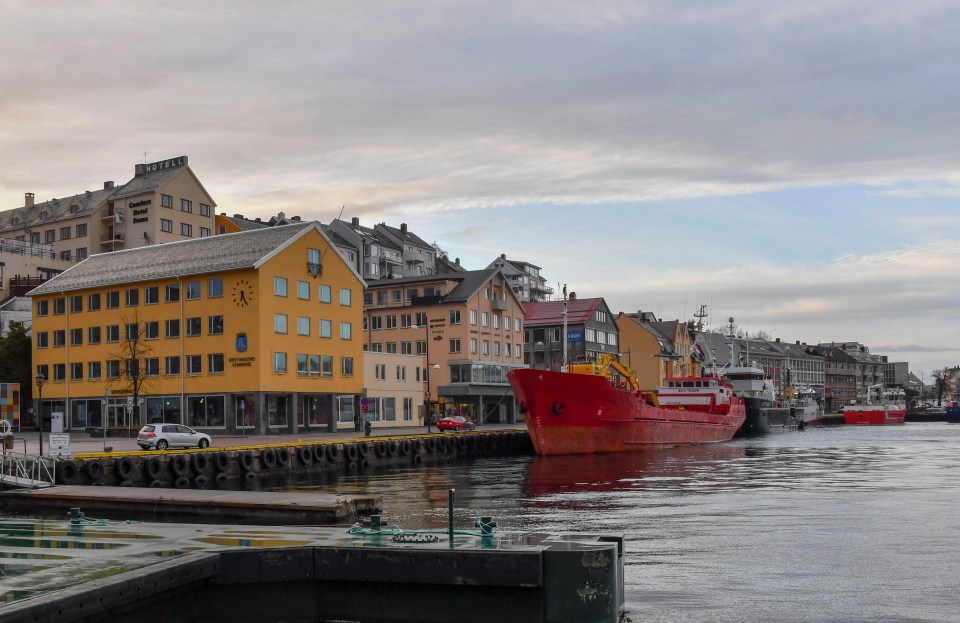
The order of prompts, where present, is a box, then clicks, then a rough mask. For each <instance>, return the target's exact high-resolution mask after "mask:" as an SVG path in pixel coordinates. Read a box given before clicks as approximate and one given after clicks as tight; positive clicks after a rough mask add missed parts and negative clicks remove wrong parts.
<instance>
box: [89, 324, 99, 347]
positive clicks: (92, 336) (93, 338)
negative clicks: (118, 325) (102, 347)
mask: <svg viewBox="0 0 960 623" xmlns="http://www.w3.org/2000/svg"><path fill="white" fill-rule="evenodd" d="M99 343H100V327H90V328H89V329H87V344H99Z"/></svg>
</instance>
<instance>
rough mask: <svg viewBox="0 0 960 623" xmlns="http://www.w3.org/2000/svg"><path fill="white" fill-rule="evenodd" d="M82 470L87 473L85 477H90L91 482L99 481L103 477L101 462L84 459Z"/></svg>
mask: <svg viewBox="0 0 960 623" xmlns="http://www.w3.org/2000/svg"><path fill="white" fill-rule="evenodd" d="M83 471H84V473H85V474H86V475H87V478H89V479H90V482H91V483H97V482H100V480H101V479H102V478H103V471H104V470H103V463H101V462H100V461H98V460H96V459H94V460H92V461H84V464H83Z"/></svg>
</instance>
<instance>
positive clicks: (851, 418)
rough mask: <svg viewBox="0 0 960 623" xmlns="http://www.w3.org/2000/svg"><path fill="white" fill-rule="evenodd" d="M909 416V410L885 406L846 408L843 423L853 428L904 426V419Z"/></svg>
mask: <svg viewBox="0 0 960 623" xmlns="http://www.w3.org/2000/svg"><path fill="white" fill-rule="evenodd" d="M906 415H907V409H906V408H903V409H894V408H890V407H884V406H875V407H871V406H870V405H866V406H864V407H858V408H857V409H856V410H854V409H850V408H846V409H844V410H843V421H844V423H845V424H849V425H852V426H886V425H890V424H903V418H904V417H905V416H906Z"/></svg>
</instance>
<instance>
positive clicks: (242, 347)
mask: <svg viewBox="0 0 960 623" xmlns="http://www.w3.org/2000/svg"><path fill="white" fill-rule="evenodd" d="M246 351H247V334H246V333H237V352H238V353H244V352H246Z"/></svg>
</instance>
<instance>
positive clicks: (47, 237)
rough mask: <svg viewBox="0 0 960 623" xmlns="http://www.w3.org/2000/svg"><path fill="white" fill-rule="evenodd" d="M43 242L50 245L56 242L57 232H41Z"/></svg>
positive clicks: (52, 230)
mask: <svg viewBox="0 0 960 623" xmlns="http://www.w3.org/2000/svg"><path fill="white" fill-rule="evenodd" d="M43 241H44V242H46V243H47V244H50V243H51V242H56V241H57V230H56V229H48V230H47V231H45V232H43Z"/></svg>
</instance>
